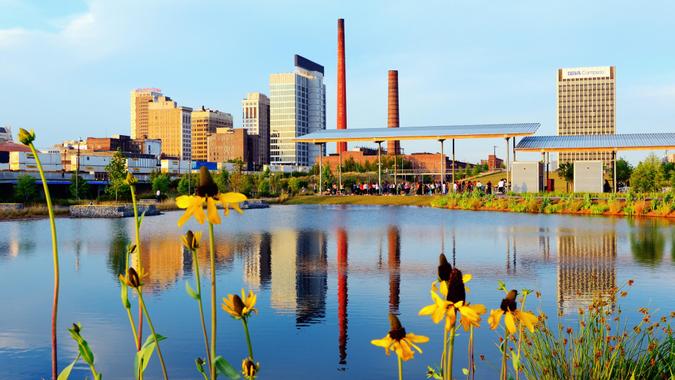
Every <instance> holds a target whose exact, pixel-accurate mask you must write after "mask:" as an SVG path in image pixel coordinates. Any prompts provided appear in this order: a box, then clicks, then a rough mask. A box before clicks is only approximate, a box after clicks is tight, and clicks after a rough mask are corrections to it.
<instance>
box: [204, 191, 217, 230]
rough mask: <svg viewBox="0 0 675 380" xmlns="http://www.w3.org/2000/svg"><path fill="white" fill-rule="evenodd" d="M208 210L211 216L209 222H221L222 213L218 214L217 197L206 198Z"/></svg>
mask: <svg viewBox="0 0 675 380" xmlns="http://www.w3.org/2000/svg"><path fill="white" fill-rule="evenodd" d="M206 212H207V213H208V216H209V223H211V224H220V215H218V208H217V207H216V200H215V199H213V198H211V197H208V198H206Z"/></svg>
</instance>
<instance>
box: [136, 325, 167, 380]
mask: <svg viewBox="0 0 675 380" xmlns="http://www.w3.org/2000/svg"><path fill="white" fill-rule="evenodd" d="M165 339H166V337H163V336H161V335H159V334H158V335H157V340H158V341H159V342H161V341H163V340H165ZM155 346H157V342H155V337H154V335H150V336H148V338H147V339H146V340H145V343H143V346H142V347H141V349H140V350H139V351H138V352H137V353H136V359H135V360H134V374H135V376H136V378H137V379H138V374H139V368H140V372H145V369H146V368H147V367H148V363H149V362H150V358H151V357H152V353H153V352H154V351H155Z"/></svg>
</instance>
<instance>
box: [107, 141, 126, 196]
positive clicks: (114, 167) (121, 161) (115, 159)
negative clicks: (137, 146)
mask: <svg viewBox="0 0 675 380" xmlns="http://www.w3.org/2000/svg"><path fill="white" fill-rule="evenodd" d="M105 171H106V172H107V173H108V187H106V189H105V192H106V193H107V194H108V195H109V196H111V197H112V196H114V197H115V200H117V199H118V197H123V198H128V197H129V195H130V194H131V193H130V192H129V185H127V184H126V183H125V182H124V180H125V179H126V178H127V159H126V157H124V154H122V150H121V149H118V150H117V152H115V154H114V155H113V156H112V159H111V160H110V163H109V164H108V165H106V167H105Z"/></svg>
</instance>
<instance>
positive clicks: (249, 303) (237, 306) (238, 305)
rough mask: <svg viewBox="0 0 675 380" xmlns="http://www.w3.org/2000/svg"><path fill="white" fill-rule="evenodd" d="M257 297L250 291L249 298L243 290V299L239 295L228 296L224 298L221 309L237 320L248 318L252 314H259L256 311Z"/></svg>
mask: <svg viewBox="0 0 675 380" xmlns="http://www.w3.org/2000/svg"><path fill="white" fill-rule="evenodd" d="M256 300H257V296H256V295H255V293H253V290H249V291H248V296H246V292H245V291H244V289H241V297H239V295H237V294H228V295H227V297H226V298H223V304H222V305H221V307H222V308H223V310H225V311H226V312H227V313H228V314H230V315H231V316H232V317H233V318H235V319H241V318H247V317H248V316H249V315H250V314H251V313H252V312H253V313H256V314H257V313H258V310H256V309H255V302H256Z"/></svg>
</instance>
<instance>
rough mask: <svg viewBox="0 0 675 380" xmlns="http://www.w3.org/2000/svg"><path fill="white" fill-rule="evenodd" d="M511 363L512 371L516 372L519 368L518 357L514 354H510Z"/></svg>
mask: <svg viewBox="0 0 675 380" xmlns="http://www.w3.org/2000/svg"><path fill="white" fill-rule="evenodd" d="M511 363H513V369H514V370H515V371H516V372H518V367H520V356H519V355H518V353H516V352H512V353H511Z"/></svg>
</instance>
